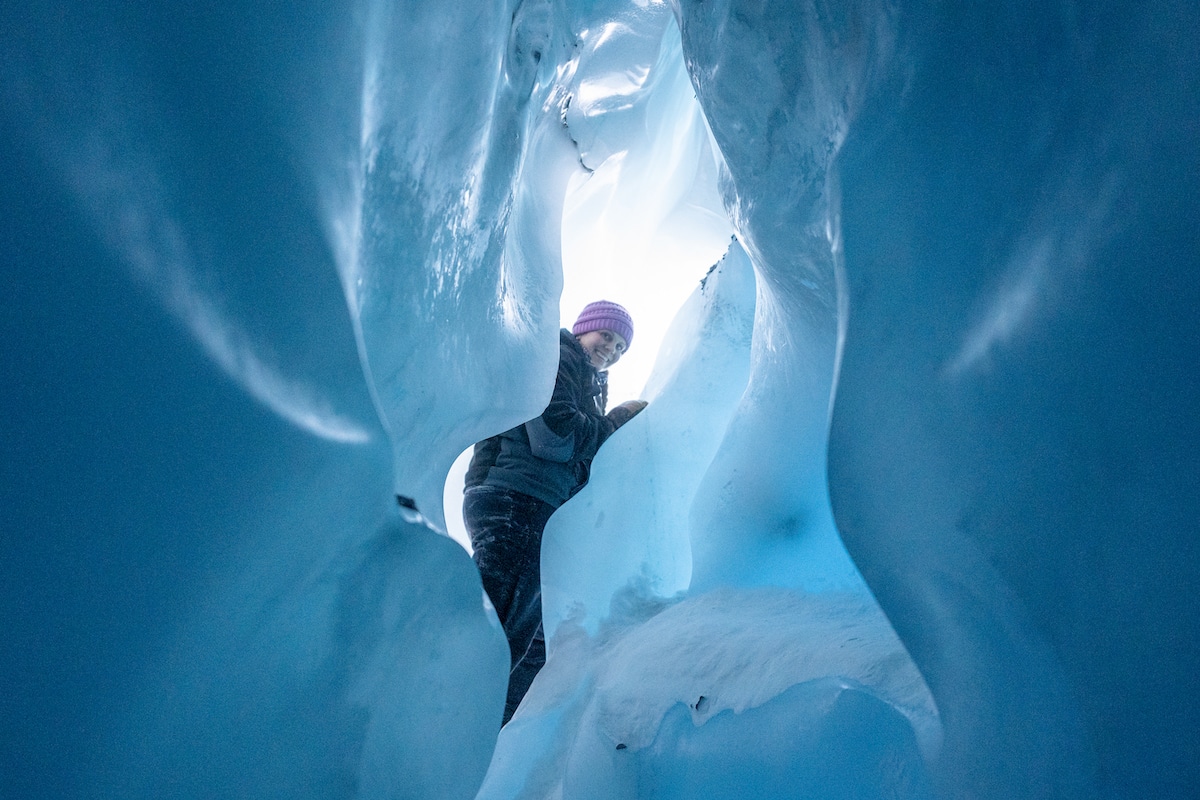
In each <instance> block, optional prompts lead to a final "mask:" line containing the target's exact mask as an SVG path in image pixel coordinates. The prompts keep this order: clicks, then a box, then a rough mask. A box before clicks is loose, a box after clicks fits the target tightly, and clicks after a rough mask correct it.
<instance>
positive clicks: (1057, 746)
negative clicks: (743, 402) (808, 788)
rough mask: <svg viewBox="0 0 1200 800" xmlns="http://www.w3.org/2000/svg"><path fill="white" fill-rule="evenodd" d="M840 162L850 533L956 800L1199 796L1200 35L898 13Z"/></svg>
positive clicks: (1076, 12)
mask: <svg viewBox="0 0 1200 800" xmlns="http://www.w3.org/2000/svg"><path fill="white" fill-rule="evenodd" d="M890 14H891V16H890V19H889V25H890V27H891V30H892V31H893V33H894V37H895V44H894V54H893V56H892V57H891V58H890V59H889V60H888V61H887V62H886V63H884V64H881V65H880V66H879V68H878V69H877V70H876V71H874V72H873V73H872V75H871V79H872V81H873V86H872V88H871V90H870V93H869V99H868V100H867V101H866V102H865V103H864V105H863V108H862V111H861V112H860V114H859V117H858V120H857V122H856V123H855V125H853V126H852V127H851V129H850V132H849V137H848V138H847V141H846V142H845V144H844V145H843V147H842V150H841V154H840V156H839V158H838V174H839V177H840V179H841V195H842V205H841V208H842V217H841V219H842V240H843V242H844V243H845V271H846V276H847V281H848V284H849V286H848V304H849V310H850V313H849V320H848V326H847V331H846V340H845V350H844V356H843V361H842V365H841V376H840V381H839V384H838V390H837V402H836V404H835V407H834V414H833V425H832V435H831V443H830V490H831V493H832V497H833V501H834V509H835V512H836V517H837V521H838V526H839V528H840V530H841V531H842V534H843V537H844V540H845V542H846V544H847V546H848V548H849V549H850V552H851V554H852V555H853V556H854V557H855V559H856V562H857V563H858V565H859V567H860V569H861V570H862V571H863V573H864V574H865V576H866V577H867V579H868V581H869V583H870V584H871V586H872V588H873V589H874V590H875V592H876V595H877V597H878V599H879V601H880V603H881V604H882V606H883V607H884V609H885V610H886V611H887V612H888V614H889V616H890V618H891V620H892V621H893V623H894V624H895V626H896V628H897V630H898V631H899V632H900V634H901V636H902V638H903V639H904V640H905V642H906V644H907V645H908V648H909V651H910V653H911V654H912V655H913V657H914V658H915V659H916V661H917V663H918V665H919V666H920V667H921V669H922V672H923V674H924V675H925V677H926V679H927V680H928V682H929V685H930V687H931V689H932V690H933V692H934V695H935V697H936V698H937V702H938V707H939V710H940V711H941V714H942V721H943V725H944V731H945V736H946V739H945V749H944V750H943V754H942V759H941V763H940V765H939V767H938V768H937V770H936V775H937V779H938V782H939V784H940V787H941V789H942V794H943V795H944V796H946V797H968V796H969V797H977V798H996V799H997V800H999V798H1014V797H1079V798H1083V797H1104V798H1170V797H1184V796H1194V795H1195V794H1196V792H1197V791H1198V788H1200V766H1198V765H1200V749H1198V748H1200V746H1198V745H1197V743H1196V739H1195V737H1194V736H1191V735H1189V734H1188V731H1190V730H1194V729H1195V728H1196V726H1197V724H1198V723H1200V699H1198V698H1200V694H1198V692H1197V679H1196V676H1195V670H1194V665H1195V663H1196V658H1197V656H1198V655H1200V637H1198V631H1200V617H1198V611H1197V607H1196V604H1195V602H1194V598H1195V594H1196V589H1197V587H1198V585H1200V582H1198V575H1200V562H1198V551H1197V547H1196V541H1197V539H1196V536H1197V520H1198V519H1200V483H1198V482H1197V479H1196V476H1197V474H1198V472H1197V468H1198V467H1200V461H1198V455H1197V454H1198V453H1200V447H1198V445H1200V429H1198V427H1197V423H1196V419H1195V415H1194V414H1193V413H1192V412H1191V411H1190V410H1189V409H1193V408H1195V407H1196V404H1197V399H1198V397H1197V395H1198V391H1197V390H1198V388H1200V379H1198V376H1197V371H1196V369H1195V365H1196V354H1197V352H1198V350H1197V347H1198V345H1200V337H1198V328H1197V322H1196V319H1197V315H1196V308H1197V301H1200V271H1198V269H1197V268H1198V266H1200V263H1198V261H1200V226H1197V224H1196V220H1197V219H1198V218H1200V184H1198V182H1197V177H1198V176H1200V128H1197V120H1198V119H1200V49H1198V47H1197V33H1198V32H1200V8H1198V7H1197V6H1196V4H1195V3H1179V2H1153V3H1147V4H1135V3H1121V2H1100V3H1085V4H1074V3H1046V4H1025V5H1021V6H1018V7H1012V6H1009V7H1006V8H1004V9H1003V10H1001V9H1000V8H999V7H995V6H988V5H986V4H982V3H967V4H944V5H942V6H941V7H939V8H937V9H936V10H935V9H924V10H923V9H922V8H921V7H920V6H919V5H918V4H911V5H910V4H904V5H903V6H901V7H898V8H893V9H891V11H890Z"/></svg>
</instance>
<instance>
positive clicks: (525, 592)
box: [463, 300, 646, 725]
mask: <svg viewBox="0 0 1200 800" xmlns="http://www.w3.org/2000/svg"><path fill="white" fill-rule="evenodd" d="M632 341H633V320H632V319H631V318H630V316H629V312H628V311H626V310H625V309H624V308H623V307H622V306H620V305H618V304H617V303H612V302H609V301H607V300H599V301H597V302H594V303H589V304H588V305H587V306H586V307H585V308H584V309H583V312H582V313H581V314H580V315H579V318H578V319H577V320H576V321H575V324H574V325H573V326H572V327H571V330H567V329H566V328H563V329H562V330H561V331H559V358H558V377H557V379H556V380H555V383H554V393H553V394H552V395H551V398H550V405H548V406H547V407H546V410H545V411H543V412H542V413H541V415H540V416H537V417H534V418H533V419H531V420H529V421H528V422H526V423H524V424H522V425H518V426H516V427H515V428H512V429H510V430H507V431H505V432H504V433H501V434H499V435H497V436H493V437H491V438H489V439H485V440H483V441H482V442H478V443H477V444H476V445H475V451H474V453H473V454H472V457H471V464H470V466H469V467H468V469H467V475H466V480H465V487H464V489H463V521H464V523H465V524H466V528H467V534H468V535H469V536H470V539H471V546H472V547H473V548H474V555H473V558H474V560H475V564H476V566H477V567H478V568H479V574H480V576H481V577H482V579H483V588H484V590H485V591H486V592H487V595H488V598H489V599H490V600H491V602H492V606H493V607H494V608H495V609H496V615H497V616H498V617H499V618H500V623H501V625H503V626H504V633H505V635H506V636H507V637H508V644H509V649H510V650H511V654H512V661H511V668H510V670H509V678H508V696H507V699H506V701H505V706H504V719H503V721H502V722H501V725H504V724H507V723H508V721H509V719H510V718H511V717H512V715H513V713H514V712H515V711H516V710H517V706H518V705H519V704H520V702H521V698H523V697H524V696H525V693H526V691H528V689H529V685H530V684H531V683H532V682H533V679H534V677H535V676H536V675H537V673H538V671H539V670H540V669H541V668H542V665H543V664H545V662H546V643H545V639H544V637H543V634H542V583H541V553H542V531H543V530H544V529H545V527H546V522H547V521H548V520H549V519H550V515H551V514H553V513H554V511H555V509H557V508H558V507H559V506H561V505H562V504H563V503H565V502H566V501H567V500H568V499H569V498H570V497H572V496H573V495H574V494H575V493H576V492H578V491H579V490H580V489H582V488H583V486H584V484H586V483H587V482H588V478H589V475H590V471H591V463H592V458H593V457H594V456H595V455H596V451H597V450H599V448H600V445H602V444H604V441H605V440H606V439H607V438H608V437H609V436H611V435H612V434H613V432H614V431H616V430H617V429H618V428H620V427H621V426H622V425H624V424H625V423H626V422H628V421H629V420H630V419H632V418H633V417H634V416H635V415H636V414H637V413H638V412H640V411H641V410H642V409H643V408H645V407H646V403H645V401H642V400H630V401H627V402H625V403H622V404H621V405H619V406H617V407H616V408H614V409H612V410H611V411H607V412H606V411H605V409H606V406H607V401H608V382H607V378H608V372H607V370H608V368H609V367H611V366H613V365H614V364H616V363H617V362H618V361H619V360H620V359H621V356H623V355H624V354H625V352H626V350H627V349H628V348H629V345H630V343H631V342H632Z"/></svg>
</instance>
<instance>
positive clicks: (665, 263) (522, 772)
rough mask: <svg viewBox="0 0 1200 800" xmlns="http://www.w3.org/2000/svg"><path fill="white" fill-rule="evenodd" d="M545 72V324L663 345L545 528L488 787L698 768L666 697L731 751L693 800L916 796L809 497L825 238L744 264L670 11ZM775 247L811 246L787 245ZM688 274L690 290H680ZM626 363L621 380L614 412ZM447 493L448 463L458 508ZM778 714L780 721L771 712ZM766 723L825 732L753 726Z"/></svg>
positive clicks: (632, 17) (827, 354)
mask: <svg viewBox="0 0 1200 800" xmlns="http://www.w3.org/2000/svg"><path fill="white" fill-rule="evenodd" d="M610 13H611V12H610ZM556 81H557V82H556V83H555V84H553V88H551V89H550V90H549V91H547V95H548V96H549V97H552V98H556V102H557V103H558V107H559V108H560V109H561V113H560V116H561V121H562V131H561V132H562V133H563V134H565V135H566V136H567V137H569V140H570V142H571V143H572V144H573V145H574V146H575V147H576V148H577V160H578V165H577V171H576V173H575V174H574V176H573V177H572V179H571V181H570V182H569V183H568V186H567V188H566V195H565V197H566V201H565V204H564V211H563V234H562V240H561V241H562V249H563V260H564V263H563V270H564V297H563V301H562V315H561V318H562V319H570V318H571V316H572V315H573V314H574V313H577V311H578V308H579V307H581V306H582V304H583V303H584V302H586V301H587V300H590V299H595V298H598V297H608V298H611V299H617V300H619V301H621V302H622V303H624V304H626V305H627V306H628V307H629V308H630V310H631V312H632V313H633V314H634V318H635V320H636V321H637V323H638V349H639V350H640V351H644V352H648V353H651V354H653V353H655V352H656V351H657V359H656V361H655V363H654V365H653V370H652V371H651V372H650V374H649V376H648V381H647V383H646V385H645V388H644V389H641V390H640V396H642V397H644V398H645V399H647V400H650V402H651V405H650V407H649V408H648V409H647V411H646V412H644V413H643V415H641V416H640V417H639V418H637V419H635V420H634V421H633V422H631V423H630V424H629V425H627V426H625V428H623V429H622V430H621V431H619V432H618V434H616V435H614V437H613V438H612V439H610V440H609V441H608V442H607V443H606V445H605V446H604V448H602V450H601V452H600V454H599V456H598V457H597V458H596V460H595V462H594V464H593V473H592V480H591V482H590V483H589V485H588V486H587V487H586V488H585V489H584V490H583V491H582V492H581V493H580V494H579V495H577V496H576V497H575V498H573V499H572V500H571V501H570V502H569V503H567V505H565V506H563V507H562V508H561V509H559V511H558V512H557V513H556V514H555V516H554V517H553V518H552V519H551V522H550V524H549V525H548V526H547V529H546V535H545V539H544V544H543V554H542V580H543V607H544V619H545V626H546V633H547V637H548V646H549V651H550V658H549V662H548V665H547V667H546V669H545V670H544V671H543V672H542V674H541V675H540V676H539V678H538V680H537V681H536V682H535V684H534V687H533V688H532V690H531V691H530V693H529V695H527V696H526V699H525V701H524V703H523V704H522V707H521V709H520V710H519V711H518V712H517V716H516V718H515V719H514V721H513V722H512V723H510V724H509V725H508V726H507V727H506V728H505V730H504V731H503V732H502V733H501V736H500V740H499V743H498V750H497V755H496V757H495V759H494V760H493V764H492V767H491V770H490V771H489V775H488V778H487V780H486V781H485V783H484V788H483V790H482V791H481V794H480V797H481V798H497V799H499V798H516V797H521V798H541V797H547V798H548V797H552V796H555V795H556V793H557V792H562V793H564V796H569V797H588V796H593V793H594V796H596V797H610V798H615V797H629V798H633V797H637V796H639V794H638V791H641V790H634V789H630V788H619V787H625V786H634V785H641V784H643V783H644V782H645V781H647V780H652V779H654V776H659V775H667V774H671V773H672V772H686V771H688V769H689V768H688V767H686V766H685V762H686V759H687V758H691V757H692V756H687V755H685V754H684V751H683V750H680V749H679V748H681V747H683V746H684V744H683V743H684V742H685V741H686V739H687V737H686V736H682V732H681V731H679V730H676V729H673V728H672V727H671V723H670V722H669V720H670V719H671V718H672V717H671V715H672V713H673V712H674V711H675V710H676V709H690V710H688V711H687V712H686V715H687V716H688V718H689V719H691V720H692V722H693V723H694V724H695V725H697V726H699V728H700V730H701V731H703V736H704V737H706V738H707V741H706V743H705V744H704V745H703V746H704V747H707V748H714V749H716V750H718V751H721V752H723V753H724V757H725V758H726V759H728V760H729V761H730V763H731V766H730V767H729V768H728V769H726V770H725V772H724V774H723V775H721V776H719V777H718V778H716V781H715V783H713V782H710V783H709V785H708V786H707V788H706V792H707V794H706V796H709V797H724V796H730V797H733V796H739V797H741V796H762V797H771V796H775V794H776V793H779V792H789V791H793V790H794V789H795V788H796V787H800V786H805V787H807V788H806V790H808V791H813V792H816V793H817V794H818V795H820V793H821V792H824V791H826V790H825V789H824V788H822V785H823V783H824V782H827V781H830V780H837V781H838V782H839V783H840V784H842V785H843V787H845V786H852V785H853V786H857V787H858V790H861V791H867V792H868V793H869V792H871V791H873V790H878V791H893V790H894V791H898V792H900V794H901V796H911V797H919V796H925V793H926V792H927V791H928V785H927V783H926V781H925V779H924V778H923V777H921V776H922V773H923V770H924V767H923V763H924V759H932V758H934V757H935V756H936V754H937V750H938V745H939V742H940V737H941V734H940V727H939V723H938V719H937V712H936V708H935V706H934V703H933V700H932V697H931V696H930V694H929V691H928V689H927V688H926V687H925V685H924V683H923V681H922V680H921V677H920V675H919V673H918V672H917V670H916V668H915V666H914V665H913V664H912V661H911V659H909V658H908V656H907V654H906V653H905V650H904V647H903V645H902V644H901V643H900V641H899V639H898V638H897V637H896V635H895V633H894V632H893V631H892V630H891V628H890V626H889V625H888V623H887V620H886V618H885V617H884V616H883V614H882V612H880V610H879V609H878V607H877V606H876V605H875V603H874V601H873V599H872V597H871V594H870V591H869V590H868V589H867V587H866V585H865V584H864V582H863V581H862V578H861V577H860V576H859V575H858V573H857V571H856V570H855V568H854V566H853V564H852V563H851V562H850V559H849V557H848V556H847V554H846V553H845V550H844V549H843V548H842V546H841V544H840V541H839V539H838V534H837V531H836V528H835V526H834V523H833V519H832V514H831V512H830V510H829V503H828V496H827V490H826V488H825V473H824V458H825V441H826V431H827V426H828V417H829V405H830V396H831V392H832V387H833V371H834V366H835V361H836V356H837V353H836V342H837V331H838V305H837V297H836V295H837V292H836V277H835V276H836V269H837V265H836V253H835V252H834V248H835V245H836V243H835V242H834V241H833V240H831V239H830V238H829V237H828V236H827V235H826V234H825V232H824V231H822V232H821V234H820V235H819V236H818V237H817V239H816V240H815V241H808V240H807V239H808V237H810V236H812V235H813V234H812V232H811V229H810V228H808V227H805V226H796V230H795V233H794V234H793V236H792V239H791V240H790V241H788V242H786V243H780V242H776V243H773V245H772V247H774V248H775V252H774V253H773V254H770V255H767V254H765V253H764V252H763V251H762V250H761V249H760V250H758V251H757V253H758V254H757V255H756V256H751V255H750V254H748V253H747V251H746V249H745V248H744V247H743V246H742V244H741V242H742V241H748V242H753V241H754V239H753V236H752V231H749V230H747V231H735V230H734V228H733V226H732V225H731V223H730V221H729V219H730V217H729V211H728V210H727V208H726V204H727V203H729V204H731V205H735V204H736V196H728V197H726V198H724V199H723V198H722V196H721V191H720V189H719V187H718V174H719V173H720V172H721V171H727V169H728V168H727V167H726V165H725V164H724V163H723V160H722V156H721V155H720V150H719V145H718V143H717V142H716V140H715V138H714V137H713V136H712V134H711V133H710V131H709V129H708V126H707V123H706V122H705V120H704V117H703V112H702V111H701V109H700V106H699V104H698V103H697V101H696V99H695V89H694V88H693V85H692V81H691V80H690V78H689V76H688V74H687V71H686V69H685V67H684V60H683V53H682V41H681V38H680V32H679V28H678V26H677V24H676V21H675V17H674V15H673V14H672V13H671V11H670V9H668V8H667V7H666V6H662V5H660V6H658V7H656V8H646V9H626V10H623V11H621V12H619V13H617V14H616V15H615V16H612V17H608V18H603V19H602V20H601V21H600V23H599V24H595V25H592V26H584V27H583V28H582V30H580V31H578V32H577V33H576V46H575V50H574V52H573V54H572V58H571V60H570V61H569V62H567V64H566V65H565V66H564V67H562V68H560V70H559V73H558V75H557V77H556ZM547 113H548V114H553V113H554V108H553V107H551V108H550V109H549V110H548V111H547ZM530 157H531V158H534V157H536V156H530ZM812 179H813V180H820V179H821V177H820V176H819V175H816V176H813V178H812ZM540 188H541V187H539V186H538V185H536V184H531V185H529V186H528V187H527V189H524V190H527V191H535V190H538V189H540ZM561 190H562V185H561V181H560V182H558V183H555V184H554V185H553V186H552V187H551V188H550V191H561ZM547 205H550V204H547ZM809 213H810V214H811V215H812V217H813V219H815V220H819V219H820V218H821V217H822V215H824V214H827V213H828V211H827V209H826V208H824V207H818V208H814V209H811V210H810V211H809ZM731 234H736V238H734V239H732V240H731V236H730V235H731ZM784 247H792V248H795V249H796V250H797V251H798V252H801V253H805V256H804V257H802V258H799V259H797V258H794V257H787V258H781V256H782V251H783V248H784ZM768 252H769V251H768ZM772 257H774V258H777V259H780V260H779V261H777V262H776V263H775V264H774V265H772V264H771V263H770V262H769V261H764V259H770V258H772ZM756 261H757V262H758V263H756ZM772 266H774V271H775V275H776V276H777V277H774V279H773V276H772ZM710 267H711V268H710ZM793 272H800V273H802V274H803V275H806V276H807V277H803V278H801V279H800V280H796V279H795V278H793V277H791V276H790V275H789V273H793ZM701 276H702V278H703V279H702V280H699V278H701ZM681 287H682V288H683V290H684V291H690V293H691V296H690V297H688V298H686V301H685V300H684V298H683V297H682V296H680V297H679V299H675V297H676V296H679V293H680V289H681ZM676 308H678V309H679V310H678V312H677V313H676V312H675V309H676ZM670 316H674V320H673V322H672V323H671V326H670V329H669V330H666V331H663V330H662V329H661V328H660V327H658V326H661V325H662V322H660V319H666V318H669V317H670ZM664 334H665V337H664ZM659 342H661V347H659V346H658V344H659ZM368 354H369V350H368ZM629 369H630V368H629V365H627V364H626V363H624V361H623V363H622V364H621V365H619V366H618V367H617V368H616V369H614V370H613V373H612V375H613V381H614V386H613V387H610V391H611V393H610V397H611V398H613V402H619V401H620V400H622V399H625V397H626V395H625V394H622V393H621V387H622V386H628V385H631V382H630V381H628V380H626V381H625V383H623V384H622V383H618V381H620V379H621V378H622V377H625V376H627V375H628V373H629ZM641 371H642V373H643V374H645V370H641ZM632 385H634V386H637V384H632ZM639 388H640V387H639ZM635 391H636V390H635ZM459 464H460V466H461V465H462V460H461V459H460V461H459ZM456 479H457V486H456V485H455V484H456ZM456 490H457V491H461V477H460V475H454V474H452V475H451V478H450V480H449V481H448V485H447V489H446V493H445V497H446V499H447V503H448V504H449V503H454V502H457V501H458V497H457V496H456V494H457V492H456ZM454 516H455V515H454V513H453V511H450V510H448V512H447V517H448V518H450V519H453V518H454ZM458 538H460V540H461V534H460V535H459V537H458ZM649 631H653V633H650V632H649ZM843 694H845V697H846V698H853V697H858V696H860V695H861V696H862V697H864V698H871V700H870V701H869V702H872V703H876V704H877V705H878V709H879V711H878V713H882V714H884V715H887V714H891V715H893V716H894V717H895V720H896V724H895V725H892V726H890V727H889V726H886V725H883V726H881V725H880V724H879V721H878V719H877V718H876V716H875V713H876V712H874V711H873V712H871V713H870V714H867V715H865V716H864V717H863V718H862V719H860V720H856V719H854V718H853V717H850V718H848V719H845V720H840V721H838V722H836V723H835V722H833V721H832V720H833V719H834V717H832V716H828V715H829V714H830V711H831V709H832V708H833V707H835V706H834V705H831V704H837V703H839V702H842V701H840V700H839V698H841V697H842V696H843ZM697 698H701V699H700V700H697ZM847 701H848V702H852V703H853V702H858V701H853V700H847ZM780 704H785V706H786V707H787V708H788V709H789V710H788V711H776V712H768V711H766V710H765V709H767V708H775V707H776V706H779V705H780ZM795 704H798V705H795ZM836 707H839V708H840V706H836ZM760 708H763V709H764V710H763V711H762V712H757V711H756V710H757V709H760ZM771 713H782V714H783V715H784V717H783V718H787V717H788V716H789V715H792V716H794V717H795V718H796V719H804V720H805V722H804V723H803V724H804V725H806V726H811V727H812V728H813V729H814V730H816V731H822V732H823V733H821V734H814V736H816V738H815V739H805V738H804V737H800V738H798V739H797V738H793V737H782V738H780V737H772V738H770V739H769V740H768V741H764V740H763V739H762V738H759V737H754V736H753V735H751V736H747V733H748V732H752V731H753V730H754V729H755V727H756V726H757V725H762V724H768V723H765V722H755V720H756V719H757V717H756V714H763V715H767V716H764V717H763V719H764V720H765V719H767V718H768V717H769V715H770V714H771ZM722 715H724V716H722ZM730 715H732V716H730ZM727 718H728V719H730V720H734V721H732V722H730V723H726V722H724V720H726V719H727ZM710 720H715V721H713V722H711V724H710ZM797 724H799V723H797ZM681 736H682V738H681ZM873 737H874V738H873ZM851 742H855V743H856V745H855V746H860V747H862V748H863V750H862V752H859V753H857V754H856V755H855V756H853V757H851V756H846V757H847V758H850V759H851V760H850V761H849V762H847V766H846V767H845V768H844V770H843V771H844V772H845V773H846V774H839V775H837V776H836V778H835V777H834V776H833V775H830V774H825V773H821V774H820V775H817V774H812V773H810V772H809V770H810V769H811V767H810V766H809V765H810V764H811V763H812V762H813V761H815V760H820V761H827V760H829V759H830V757H831V753H836V752H839V748H843V749H845V750H846V751H847V752H849V751H850V750H852V749H853V748H852V747H850V743H851ZM866 742H873V744H872V745H869V746H868V745H866V744H865V743H866ZM618 745H619V746H620V750H621V757H620V758H619V759H618V760H617V761H613V760H612V759H611V758H610V756H609V754H608V751H612V752H616V748H617V747H618ZM872 747H876V748H880V750H879V751H878V752H875V751H872V749H871V748H872ZM868 751H870V753H871V754H870V755H868ZM885 751H886V752H887V753H889V754H890V755H889V756H888V757H887V758H884V757H883V756H882V755H881V753H883V752H885ZM601 754H603V755H601ZM855 758H858V759H863V760H861V761H855V760H854V759H855ZM871 758H876V759H879V760H877V761H876V762H875V763H873V764H872V763H869V760H870V759H871ZM889 758H890V759H891V761H888V759H889ZM739 764H740V766H737V765H739ZM662 780H664V781H667V779H665V778H663V779H662ZM667 783H669V781H667ZM586 787H592V788H590V789H589V788H586ZM872 787H874V788H872ZM671 791H676V790H671ZM679 791H682V790H679ZM747 792H748V793H749V795H747V794H746V793H747ZM656 796H657V795H656Z"/></svg>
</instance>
